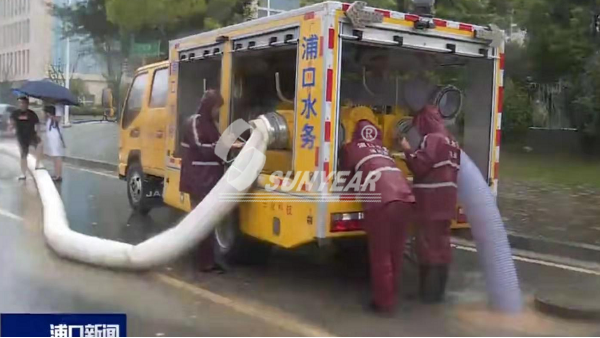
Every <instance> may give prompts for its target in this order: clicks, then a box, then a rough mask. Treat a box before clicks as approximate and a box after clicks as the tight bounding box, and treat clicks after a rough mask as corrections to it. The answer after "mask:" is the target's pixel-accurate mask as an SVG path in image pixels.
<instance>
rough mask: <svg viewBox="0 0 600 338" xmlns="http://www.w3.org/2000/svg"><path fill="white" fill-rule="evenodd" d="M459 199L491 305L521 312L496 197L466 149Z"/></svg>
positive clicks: (460, 175) (510, 257) (495, 307)
mask: <svg viewBox="0 0 600 338" xmlns="http://www.w3.org/2000/svg"><path fill="white" fill-rule="evenodd" d="M458 199H459V201H460V204H461V205H462V206H463V208H464V209H465V213H466V215H467V219H468V221H469V224H470V225H471V232H472V233H473V238H474V239H475V244H476V246H477V254H478V256H479V261H480V264H481V266H482V268H483V273H484V276H485V284H486V289H487V293H488V297H489V302H490V305H491V307H492V308H493V309H496V310H499V311H502V312H509V313H514V312H520V311H521V310H522V308H523V300H522V297H521V289H520V288H519V279H518V277H517V271H516V269H515V263H514V261H513V259H512V254H511V251H510V244H509V243H508V237H507V235H506V229H505V228H504V222H503V221H502V217H501V216H500V211H499V210H498V206H497V204H496V199H495V198H494V196H493V195H492V192H491V191H490V188H489V187H488V185H487V183H486V182H485V179H484V178H483V176H482V175H481V172H480V171H479V169H478V168H477V166H476V165H475V163H473V161H472V160H471V158H469V156H467V154H466V153H465V152H464V151H463V152H462V153H461V159H460V171H459V174H458Z"/></svg>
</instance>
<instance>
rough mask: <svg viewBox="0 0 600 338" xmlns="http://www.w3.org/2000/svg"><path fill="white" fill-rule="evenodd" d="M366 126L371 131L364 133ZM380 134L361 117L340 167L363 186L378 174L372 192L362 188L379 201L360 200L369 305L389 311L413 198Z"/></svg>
mask: <svg viewBox="0 0 600 338" xmlns="http://www.w3.org/2000/svg"><path fill="white" fill-rule="evenodd" d="M365 128H367V129H370V132H366V133H365V132H364V130H365ZM381 137H382V135H381V131H380V130H379V129H377V128H376V127H375V126H374V125H373V124H371V122H369V121H367V120H360V121H359V122H358V123H357V125H356V129H355V132H354V135H353V137H352V141H351V142H350V143H348V144H346V145H345V146H344V149H343V152H342V170H345V171H350V172H351V175H350V177H354V174H356V173H360V174H361V175H362V177H361V185H362V186H363V188H364V186H365V182H368V181H369V177H368V176H369V175H374V176H371V177H376V176H378V175H380V178H379V179H378V180H377V181H376V182H375V184H374V191H369V190H368V189H367V190H366V191H364V190H363V191H364V192H366V193H379V194H381V201H380V202H366V201H365V202H363V210H364V220H363V225H364V228H365V230H366V232H367V238H368V245H369V256H370V268H371V290H372V297H373V301H372V303H371V307H372V309H373V310H375V311H378V312H389V311H392V310H393V308H394V306H395V303H396V295H397V293H398V275H399V273H400V270H401V263H402V254H403V250H404V242H405V238H406V232H407V226H408V223H409V221H410V215H411V214H412V206H413V204H414V202H415V197H414V196H413V194H412V192H411V189H410V186H409V184H408V182H407V180H406V178H405V177H404V176H403V174H402V171H401V170H400V169H398V167H397V166H396V162H395V161H394V160H393V159H392V158H391V157H390V156H389V153H388V150H387V149H386V148H385V147H384V146H383V144H382V138H381Z"/></svg>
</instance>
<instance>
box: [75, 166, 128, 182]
mask: <svg viewBox="0 0 600 338" xmlns="http://www.w3.org/2000/svg"><path fill="white" fill-rule="evenodd" d="M66 166H67V167H69V168H71V169H75V170H79V171H85V172H86V173H90V174H96V175H100V176H105V177H110V178H115V179H119V176H118V175H116V174H109V173H106V172H102V171H96V170H92V169H86V168H81V167H77V166H73V165H70V164H69V165H66Z"/></svg>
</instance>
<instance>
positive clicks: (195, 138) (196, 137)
mask: <svg viewBox="0 0 600 338" xmlns="http://www.w3.org/2000/svg"><path fill="white" fill-rule="evenodd" d="M199 116H200V115H196V116H194V123H193V126H192V129H193V130H194V141H195V142H196V145H197V146H198V147H202V143H200V138H199V137H198V129H196V121H197V120H198V117H199Z"/></svg>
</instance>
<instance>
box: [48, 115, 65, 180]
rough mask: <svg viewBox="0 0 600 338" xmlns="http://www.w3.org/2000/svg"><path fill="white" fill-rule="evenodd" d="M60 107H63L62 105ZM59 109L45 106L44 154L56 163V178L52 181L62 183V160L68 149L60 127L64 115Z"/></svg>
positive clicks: (53, 177)
mask: <svg viewBox="0 0 600 338" xmlns="http://www.w3.org/2000/svg"><path fill="white" fill-rule="evenodd" d="M58 107H61V105H59V106H58ZM58 107H55V106H52V105H46V106H44V113H46V137H45V139H44V153H45V154H46V155H47V156H49V157H52V159H53V161H54V176H52V180H53V181H55V182H61V181H62V158H63V157H64V156H65V148H66V145H65V141H64V139H63V135H62V130H61V129H62V128H61V126H60V120H61V118H62V116H63V113H62V109H57V108H58Z"/></svg>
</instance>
